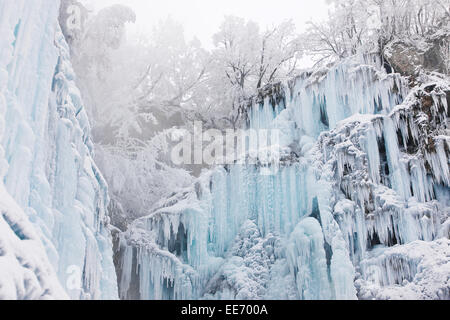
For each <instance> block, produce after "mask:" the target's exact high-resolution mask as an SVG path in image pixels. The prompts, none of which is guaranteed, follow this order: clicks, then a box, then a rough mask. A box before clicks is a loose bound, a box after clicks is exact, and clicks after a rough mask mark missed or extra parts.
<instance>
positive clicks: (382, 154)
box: [119, 58, 450, 299]
mask: <svg viewBox="0 0 450 320" xmlns="http://www.w3.org/2000/svg"><path fill="white" fill-rule="evenodd" d="M449 93H450V88H449V87H448V83H441V84H429V85H427V86H423V87H422V88H418V89H416V90H414V91H413V92H409V89H408V88H407V86H406V85H405V82H404V80H403V79H402V78H401V77H400V76H399V75H398V74H389V75H388V74H386V73H385V71H384V69H382V67H381V65H380V63H379V62H378V61H377V59H372V58H370V59H359V60H358V59H357V60H354V59H350V60H348V61H344V62H343V63H341V64H339V65H337V66H335V67H334V68H332V69H330V70H324V71H322V72H319V73H316V74H313V75H304V76H302V77H300V78H298V79H296V80H295V81H294V82H291V83H289V84H286V85H284V86H279V87H277V90H272V95H271V96H268V97H262V99H261V98H260V99H257V100H255V102H254V103H253V104H252V105H251V106H250V107H249V109H247V110H245V115H246V117H245V118H246V121H247V123H248V127H249V128H253V129H279V130H280V131H281V143H282V147H288V148H289V149H290V150H291V154H289V155H288V158H289V159H290V161H289V162H286V163H284V165H283V166H282V167H281V168H280V170H279V171H278V172H277V173H276V174H274V175H272V176H266V175H261V174H260V171H261V170H263V168H261V167H258V166H242V165H234V166H229V167H226V168H217V169H215V170H213V171H212V172H209V173H208V174H204V175H203V176H202V177H201V178H200V179H199V180H198V182H197V183H196V185H195V186H192V188H190V189H187V190H186V191H185V192H184V193H181V194H178V195H175V196H173V197H172V198H170V199H168V200H166V201H163V202H162V203H161V204H160V209H158V210H157V211H155V212H154V213H153V214H151V215H150V216H148V217H145V218H142V219H140V220H138V221H136V222H135V223H134V225H133V226H132V227H131V228H130V229H129V231H128V232H127V233H125V234H123V235H122V240H121V252H120V256H121V257H122V262H121V265H120V268H119V270H120V273H121V277H120V295H121V297H122V298H141V299H192V298H194V299H195V298H206V299H356V298H362V299H372V298H380V299H388V298H392V299H395V298H404V297H408V298H413V299H414V298H417V299H427V298H429V299H432V298H440V299H448V298H450V296H449V292H448V290H446V289H445V288H447V289H448V287H449V283H448V281H449V280H448V276H449V274H450V272H449V267H450V259H449V255H448V248H449V245H450V241H449V240H448V238H449V224H450V219H449V207H448V205H449V201H448V199H449V195H450V189H449V184H450V181H449V170H448V157H449V137H448V106H447V98H448V96H449ZM284 149H285V148H284ZM284 149H283V150H284ZM437 239H439V240H437ZM427 248H430V252H431V251H432V252H431V253H430V255H428V254H427ZM416 249H418V250H420V251H418V252H417V253H413V252H412V251H415V250H416ZM433 259H434V260H435V262H436V263H434V262H433ZM374 270H375V271H374ZM429 273H432V274H435V276H434V275H430V274H429ZM402 288H407V289H405V290H406V291H405V293H404V294H400V292H402Z"/></svg>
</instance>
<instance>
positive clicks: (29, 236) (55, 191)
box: [0, 0, 117, 299]
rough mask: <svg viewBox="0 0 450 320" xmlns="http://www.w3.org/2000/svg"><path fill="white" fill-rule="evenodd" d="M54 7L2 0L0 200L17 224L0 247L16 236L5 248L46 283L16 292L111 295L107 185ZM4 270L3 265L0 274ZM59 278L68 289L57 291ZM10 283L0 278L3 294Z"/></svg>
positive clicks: (0, 238)
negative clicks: (93, 154)
mask: <svg viewBox="0 0 450 320" xmlns="http://www.w3.org/2000/svg"><path fill="white" fill-rule="evenodd" d="M58 14H59V1H55V0H33V1H28V0H17V1H16V0H14V1H9V0H0V29H1V35H2V37H1V39H0V110H1V113H0V119H1V121H0V123H1V125H0V128H1V133H2V134H1V140H0V142H1V147H0V150H2V152H1V153H0V159H1V161H2V165H1V169H2V170H1V172H2V175H1V177H2V179H1V181H0V185H1V188H4V189H5V192H2V195H1V201H2V204H3V201H7V202H8V207H7V208H8V211H5V213H3V212H2V214H3V220H1V219H0V220H1V221H0V222H1V223H2V224H3V225H4V222H6V223H7V224H9V228H10V229H11V230H8V232H7V233H3V231H2V232H1V233H0V248H1V247H2V245H1V244H2V243H3V242H4V241H6V243H7V244H8V243H12V245H11V247H10V249H8V252H7V253H8V254H9V255H14V254H15V255H16V257H17V259H18V261H19V263H21V264H22V266H23V268H26V269H28V271H27V274H29V273H31V274H33V273H34V275H35V277H37V279H38V280H37V281H38V282H40V288H42V290H41V289H39V290H41V291H44V292H41V293H39V292H35V291H33V292H32V294H28V293H27V292H28V290H32V289H30V288H28V286H31V283H30V282H29V281H28V280H27V278H17V279H18V280H17V281H16V282H15V285H16V287H17V288H19V287H20V288H22V287H23V290H25V291H24V294H21V295H20V296H18V297H17V298H37V297H39V295H41V296H42V297H53V298H59V297H64V296H66V297H67V295H68V296H69V297H70V298H73V299H100V298H102V299H114V298H117V281H116V275H115V270H114V265H113V261H112V256H113V254H112V246H111V240H110V232H109V230H108V219H107V216H106V212H105V210H106V206H107V202H108V196H107V185H106V183H105V181H104V180H103V178H102V176H101V174H100V172H99V170H98V169H97V167H96V165H95V163H94V162H93V160H92V153H93V150H92V142H91V140H90V127H89V122H88V118H87V115H86V112H85V110H84V106H83V102H82V99H81V97H80V93H79V91H78V89H77V88H76V86H75V83H74V78H75V75H74V73H73V70H72V67H71V64H70V57H69V50H68V47H67V44H66V42H65V39H64V37H63V35H62V33H61V30H60V26H59V24H58ZM3 185H4V187H3ZM12 199H13V200H12ZM10 208H11V209H10ZM23 212H24V213H25V214H24V213H23ZM3 225H2V227H3V228H5V227H6V228H7V229H8V225H4V226H3ZM11 231H13V232H14V233H15V235H16V236H15V238H14V235H13V234H12V233H11ZM22 235H23V236H22ZM10 237H13V238H14V239H10ZM28 242H30V243H31V244H30V245H28V244H26V243H28ZM16 244H17V245H16ZM23 247H25V249H24V248H23ZM41 247H43V248H45V251H44V250H41V249H40V248H41ZM34 248H36V250H34ZM1 251H2V250H0V267H1V266H4V265H2V259H3V257H2V254H1ZM44 252H45V253H44ZM7 257H8V255H7ZM34 257H38V258H34ZM47 257H48V258H47ZM22 258H23V259H22ZM28 259H34V262H33V263H35V264H32V263H30V264H28V263H27V260H28ZM36 260H40V261H41V262H39V263H38V262H37V261H36ZM47 261H49V262H50V265H51V266H50V265H49V264H48V262H47ZM6 263H8V262H6ZM35 265H36V267H34V266H35ZM6 266H7V268H9V269H10V270H13V269H15V267H14V266H13V265H10V266H9V267H8V264H6ZM41 270H44V271H43V272H41ZM44 272H45V273H46V274H47V276H48V278H49V279H50V280H51V281H50V280H46V277H47V276H45V277H44ZM56 275H57V278H58V279H59V283H60V284H56V281H54V280H55V278H56ZM5 277H7V275H4V274H3V272H2V273H1V276H0V281H2V280H4V278H5ZM31 277H32V276H31ZM22 279H24V280H23V283H22ZM49 283H51V284H52V285H51V286H50V285H49ZM61 286H62V287H63V289H64V291H65V292H66V293H67V295H66V293H64V291H63V290H56V289H55V288H59V289H61ZM32 287H38V286H37V285H36V286H35V285H33V286H32ZM46 288H48V290H47V289H46ZM13 289H14V284H11V285H9V286H6V287H5V286H0V297H2V296H3V297H8V296H10V294H11V293H10V292H9V291H10V290H13ZM46 290H47V291H48V292H47V293H45V291H46ZM18 292H22V291H19V289H18ZM53 293H54V294H53Z"/></svg>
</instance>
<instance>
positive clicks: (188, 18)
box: [82, 0, 328, 47]
mask: <svg viewBox="0 0 450 320" xmlns="http://www.w3.org/2000/svg"><path fill="white" fill-rule="evenodd" d="M82 2H84V3H86V2H88V3H89V4H90V6H91V8H92V9H93V10H98V9H100V8H103V7H106V6H109V5H112V4H116V3H120V4H125V5H128V6H129V7H131V8H133V9H134V10H135V12H136V15H137V23H136V26H133V27H130V30H131V32H134V31H136V30H137V31H145V30H146V29H151V28H152V26H154V25H155V24H156V23H158V21H159V20H161V19H164V18H166V17H167V16H169V15H170V16H172V17H173V18H174V19H175V20H177V21H179V22H181V23H182V24H183V26H184V28H185V32H186V36H187V37H188V38H192V37H194V36H195V37H197V38H198V39H200V41H201V42H202V43H203V45H205V46H206V47H210V46H211V45H212V40H211V38H212V35H213V34H214V33H216V32H217V31H218V29H219V26H220V23H221V22H222V20H223V18H224V16H225V15H235V16H239V17H242V18H246V19H249V20H253V21H255V22H258V23H259V25H260V26H261V27H265V26H269V25H272V24H276V23H280V22H282V21H284V20H287V19H292V20H293V21H294V22H295V23H296V25H297V30H298V31H301V30H304V28H305V23H306V22H307V21H308V20H315V21H317V20H324V19H325V18H326V17H327V15H328V5H327V4H326V0H84V1H82Z"/></svg>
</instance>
